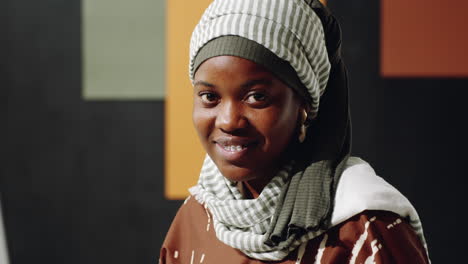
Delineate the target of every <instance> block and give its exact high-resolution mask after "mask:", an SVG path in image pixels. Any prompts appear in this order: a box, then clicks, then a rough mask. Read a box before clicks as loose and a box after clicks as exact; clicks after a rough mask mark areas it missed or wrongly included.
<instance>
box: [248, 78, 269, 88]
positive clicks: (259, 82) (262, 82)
mask: <svg viewBox="0 0 468 264" xmlns="http://www.w3.org/2000/svg"><path fill="white" fill-rule="evenodd" d="M271 83H272V81H271V80H270V79H256V80H250V81H247V82H246V83H244V84H242V85H241V88H242V89H248V88H250V87H252V86H255V85H271Z"/></svg>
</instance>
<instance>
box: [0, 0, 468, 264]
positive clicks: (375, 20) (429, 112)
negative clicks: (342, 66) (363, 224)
mask: <svg viewBox="0 0 468 264" xmlns="http://www.w3.org/2000/svg"><path fill="white" fill-rule="evenodd" d="M329 4H330V6H331V8H332V10H333V11H334V12H335V14H336V15H337V17H338V18H339V20H340V21H341V24H342V26H343V34H344V47H345V48H344V53H345V60H346V62H347V65H348V68H349V72H350V84H351V85H350V86H351V91H350V93H351V103H352V106H351V107H352V116H353V137H354V141H353V153H354V154H355V155H358V156H361V157H363V158H365V159H366V160H368V161H369V162H370V163H371V164H372V165H373V166H374V167H375V169H376V171H377V173H378V174H379V175H381V176H383V177H384V178H386V179H387V180H388V181H390V182H391V183H392V184H394V185H395V186H397V187H398V188H399V189H400V190H401V192H402V193H404V194H405V195H407V196H408V197H409V199H410V200H411V201H412V202H413V203H414V205H415V207H416V208H417V209H418V211H419V213H420V216H421V218H422V219H423V223H424V228H425V231H426V235H427V240H428V243H429V247H430V250H431V256H432V260H433V263H452V262H455V260H458V259H459V258H460V255H461V254H460V252H463V248H462V245H463V243H462V242H463V241H462V238H464V237H466V236H467V235H468V234H467V233H466V231H464V229H463V228H457V230H453V228H452V229H449V227H458V226H460V227H461V226H462V223H461V221H462V219H463V218H462V210H463V206H462V205H461V204H462V202H463V199H462V195H463V192H464V189H465V188H464V179H463V175H465V174H466V173H464V172H463V161H464V159H465V158H466V154H465V149H466V147H467V144H466V143H467V142H466V139H465V135H467V132H468V131H467V129H466V128H465V126H464V125H463V123H464V121H465V120H466V116H465V115H466V113H467V112H468V111H467V110H466V109H465V108H464V106H465V104H464V100H465V98H466V97H467V95H468V90H467V87H468V80H467V79H466V78H445V79H444V78H382V77H381V76H380V73H379V65H380V62H379V47H380V46H379V44H380V42H379V36H380V27H379V21H380V17H379V13H380V12H379V11H380V6H379V3H378V1H363V0H355V1H344V0H334V1H329ZM2 5H3V7H2V8H0V10H2V11H3V12H4V14H3V15H2V19H4V20H5V23H2V25H3V26H4V27H5V31H4V33H2V36H3V38H2V40H3V41H2V44H1V45H2V46H1V47H2V51H3V53H2V54H4V55H3V58H4V59H2V61H3V62H5V63H4V65H5V67H4V68H5V73H6V74H5V75H4V76H5V77H4V78H2V80H1V82H2V85H1V87H2V91H3V92H4V93H3V94H5V95H6V96H5V98H2V102H5V103H4V104H3V105H5V109H6V113H5V116H6V118H5V119H4V120H6V121H4V124H5V126H4V127H5V133H6V136H5V137H4V139H5V143H4V144H3V148H2V149H3V152H4V153H5V154H6V155H5V157H6V158H5V159H4V163H3V164H2V166H1V169H0V172H1V178H0V188H1V189H0V190H1V192H2V202H3V210H4V212H3V216H4V223H5V227H6V233H7V238H8V246H9V250H10V256H11V258H12V263H13V264H16V263H32V262H35V263H57V264H58V263H116V264H117V263H155V262H156V261H157V256H158V254H159V247H160V245H161V243H162V240H163V238H164V235H165V232H166V230H167V228H168V227H169V224H170V220H171V219H172V217H173V216H174V214H175V212H176V210H177V207H178V206H179V205H180V204H181V201H168V200H166V199H164V196H163V188H164V182H163V178H164V177H163V171H164V160H163V153H164V142H165V140H164V138H165V137H164V133H163V131H164V127H163V126H162V124H163V123H164V109H165V105H164V101H156V100H154V101H131V100H127V101H113V102H93V101H84V100H83V99H82V97H81V94H82V90H81V89H82V80H81V76H82V72H81V71H82V70H81V63H82V62H81V47H80V45H81V44H80V43H81V35H80V27H81V23H82V21H81V15H80V7H81V5H80V1H78V0H70V1H56V0H43V1H32V0H16V1H13V0H10V1H4V2H3V4H2ZM455 234H456V235H455Z"/></svg>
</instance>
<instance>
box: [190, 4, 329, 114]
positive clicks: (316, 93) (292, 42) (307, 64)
mask: <svg viewBox="0 0 468 264" xmlns="http://www.w3.org/2000/svg"><path fill="white" fill-rule="evenodd" d="M221 36H239V37H242V38H245V39H248V40H251V41H254V42H255V43H258V44H260V45H262V46H263V47H265V48H266V49H267V50H270V51H271V52H273V53H274V54H275V55H276V56H277V57H278V58H280V59H282V60H284V61H287V62H289V64H290V65H291V66H292V68H293V69H294V70H295V73H296V74H297V76H298V77H299V79H300V81H301V82H302V84H303V85H304V86H305V88H306V89H307V91H308V93H309V95H310V97H311V98H310V99H311V108H312V109H311V113H310V114H311V115H312V118H313V117H315V115H316V114H317V112H318V107H319V101H320V96H321V95H322V94H323V92H324V90H325V87H326V85H327V81H328V75H329V72H330V63H329V61H328V54H327V49H326V45H325V36H324V32H323V27H322V24H321V22H320V19H319V17H318V16H317V15H316V14H315V12H314V11H313V10H312V9H311V8H310V6H308V5H307V3H306V1H304V0H291V1H284V0H215V1H214V2H213V3H212V4H211V5H210V6H209V7H208V9H207V10H206V11H205V13H204V14H203V16H202V18H201V20H200V22H199V23H198V25H197V26H196V27H195V30H194V31H193V34H192V39H191V41H190V64H189V72H190V78H191V79H192V80H193V76H194V74H195V71H196V63H195V62H196V60H195V58H196V57H197V56H198V53H199V51H200V49H201V48H202V47H203V46H204V45H206V44H207V43H208V42H210V41H212V40H214V39H216V38H219V37H221ZM243 52H245V51H243ZM226 55H227V54H226ZM265 66H268V65H265Z"/></svg>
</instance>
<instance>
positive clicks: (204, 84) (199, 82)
mask: <svg viewBox="0 0 468 264" xmlns="http://www.w3.org/2000/svg"><path fill="white" fill-rule="evenodd" d="M198 85H203V86H207V87H210V88H215V87H216V85H214V84H212V83H209V82H205V81H195V82H193V86H198Z"/></svg>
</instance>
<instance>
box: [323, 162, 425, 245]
mask: <svg viewBox="0 0 468 264" xmlns="http://www.w3.org/2000/svg"><path fill="white" fill-rule="evenodd" d="M365 210H381V211H382V210H383V211H390V212H393V213H396V214H398V215H400V216H401V217H403V218H406V219H407V220H408V221H409V223H410V225H411V226H412V227H413V229H414V231H415V232H416V234H417V235H418V237H419V238H420V239H421V242H422V244H423V246H424V248H425V249H426V253H428V251H427V245H426V241H425V239H424V234H423V230H422V225H421V221H420V219H419V216H418V213H417V212H416V209H414V207H413V205H412V204H411V203H410V201H409V200H408V199H407V198H406V197H405V196H404V195H403V194H401V193H400V192H399V191H398V190H397V189H396V188H395V187H393V186H392V185H390V184H389V183H388V182H386V181H385V180H384V179H382V178H381V177H379V176H377V175H376V173H375V171H374V169H372V167H371V166H370V165H369V164H368V163H367V162H365V161H363V160H362V159H360V158H357V157H350V158H349V159H348V162H347V164H346V168H345V170H344V171H343V174H342V175H341V178H340V181H339V183H338V187H337V190H336V195H335V205H334V208H333V214H332V219H331V224H332V226H336V225H338V224H340V223H342V222H344V221H346V220H347V219H349V218H351V217H352V216H354V215H356V214H359V213H361V212H363V211H365Z"/></svg>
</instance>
